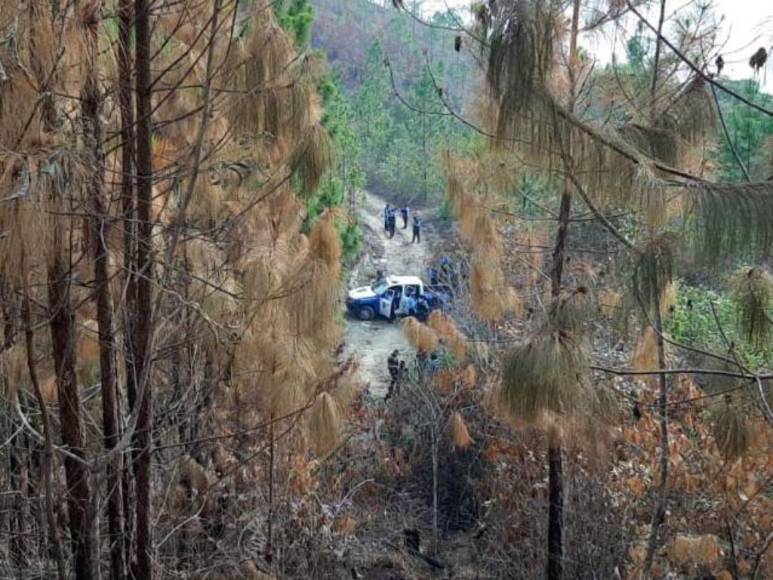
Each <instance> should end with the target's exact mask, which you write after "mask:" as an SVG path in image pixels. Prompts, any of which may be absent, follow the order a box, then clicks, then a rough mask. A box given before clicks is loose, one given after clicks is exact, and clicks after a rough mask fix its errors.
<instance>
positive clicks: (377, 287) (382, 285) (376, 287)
mask: <svg viewBox="0 0 773 580" xmlns="http://www.w3.org/2000/svg"><path fill="white" fill-rule="evenodd" d="M387 288H389V284H388V283H387V281H386V280H379V281H378V282H374V283H373V285H372V286H371V287H370V289H371V290H373V292H374V293H375V294H379V295H381V294H383V293H384V292H386V289H387Z"/></svg>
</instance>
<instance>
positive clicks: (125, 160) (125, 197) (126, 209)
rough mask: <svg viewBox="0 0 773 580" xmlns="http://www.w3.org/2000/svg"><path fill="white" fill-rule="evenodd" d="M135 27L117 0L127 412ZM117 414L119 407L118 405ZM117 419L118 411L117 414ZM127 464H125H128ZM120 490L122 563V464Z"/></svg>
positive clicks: (125, 488)
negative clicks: (132, 37) (132, 42)
mask: <svg viewBox="0 0 773 580" xmlns="http://www.w3.org/2000/svg"><path fill="white" fill-rule="evenodd" d="M133 26H134V10H133V7H132V0H120V3H119V5H118V105H119V109H120V113H121V203H122V210H123V228H124V232H123V242H124V249H123V251H124V255H123V262H124V288H125V292H126V296H125V299H124V308H123V336H124V372H125V375H126V398H127V399H128V408H129V412H130V413H131V412H133V410H134V402H135V398H136V381H135V376H134V354H133V353H134V324H133V322H132V321H133V317H134V311H135V304H136V303H137V276H136V271H137V262H136V258H137V256H136V241H137V239H136V219H135V218H136V216H135V212H136V200H135V190H134V150H135V147H134V145H135V143H134V135H135V132H134V108H133V107H134V103H133V99H132V56H131V36H132V27H133ZM116 410H117V411H119V410H120V407H119V406H117V407H116ZM117 417H118V418H119V419H120V417H121V415H120V412H119V413H118V414H117ZM127 463H128V462H127ZM121 488H122V490H121V491H122V494H121V495H122V496H123V525H124V530H125V536H124V538H125V541H124V560H125V562H127V563H128V562H130V561H131V556H132V542H131V538H132V531H133V529H132V528H133V525H132V524H133V520H134V517H133V513H132V505H131V468H130V467H129V466H128V465H124V468H123V472H122V477H121Z"/></svg>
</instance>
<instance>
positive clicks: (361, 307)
mask: <svg viewBox="0 0 773 580" xmlns="http://www.w3.org/2000/svg"><path fill="white" fill-rule="evenodd" d="M440 302H441V300H440V298H439V297H438V296H436V295H434V294H433V293H431V292H429V291H428V290H427V288H426V286H425V284H424V282H422V280H421V278H419V277H418V276H386V277H384V278H381V279H380V280H376V281H375V282H373V283H372V284H371V285H369V286H361V287H359V288H354V289H353V290H350V291H349V295H348V296H347V298H346V309H347V310H348V311H349V313H350V314H351V315H352V316H355V317H357V318H359V319H360V320H373V319H374V318H376V317H381V318H386V319H389V320H391V319H392V318H394V317H397V316H408V315H409V314H415V313H416V308H417V306H418V305H419V304H420V303H426V306H427V310H429V309H432V308H436V307H438V306H439V305H440Z"/></svg>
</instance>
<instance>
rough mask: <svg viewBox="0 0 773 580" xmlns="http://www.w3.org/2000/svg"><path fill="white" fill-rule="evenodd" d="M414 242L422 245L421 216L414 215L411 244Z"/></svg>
mask: <svg viewBox="0 0 773 580" xmlns="http://www.w3.org/2000/svg"><path fill="white" fill-rule="evenodd" d="M414 242H416V243H417V244H420V243H421V216H420V215H419V214H414V216H413V239H412V240H411V243H414Z"/></svg>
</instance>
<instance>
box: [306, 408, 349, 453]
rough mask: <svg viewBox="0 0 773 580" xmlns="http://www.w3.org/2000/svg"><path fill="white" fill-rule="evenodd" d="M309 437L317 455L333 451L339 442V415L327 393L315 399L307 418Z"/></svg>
mask: <svg viewBox="0 0 773 580" xmlns="http://www.w3.org/2000/svg"><path fill="white" fill-rule="evenodd" d="M309 435H310V436H311V440H312V442H313V444H314V450H315V452H316V453H317V455H325V454H327V453H330V452H331V451H333V450H334V449H335V448H336V446H337V445H338V443H339V442H340V440H341V413H340V410H339V408H338V403H336V401H335V399H333V397H332V396H331V395H330V394H329V393H322V394H321V395H320V396H319V397H317V400H316V402H315V403H314V407H313V408H312V410H311V417H309Z"/></svg>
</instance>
